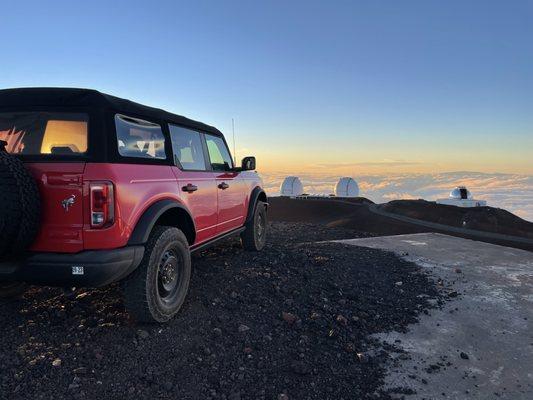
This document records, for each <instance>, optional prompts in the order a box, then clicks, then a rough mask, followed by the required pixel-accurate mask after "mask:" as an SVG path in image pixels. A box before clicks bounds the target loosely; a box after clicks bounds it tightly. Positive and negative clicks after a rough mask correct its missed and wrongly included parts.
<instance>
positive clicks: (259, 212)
mask: <svg viewBox="0 0 533 400" xmlns="http://www.w3.org/2000/svg"><path fill="white" fill-rule="evenodd" d="M267 227H268V224H267V212H266V204H265V203H263V202H262V201H258V202H257V204H256V206H255V210H254V215H253V218H252V219H251V220H250V221H249V222H248V223H246V225H245V230H244V232H243V233H241V242H242V245H243V247H244V249H245V250H248V251H261V250H263V249H264V248H265V246H266V239H267Z"/></svg>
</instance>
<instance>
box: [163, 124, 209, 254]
mask: <svg viewBox="0 0 533 400" xmlns="http://www.w3.org/2000/svg"><path fill="white" fill-rule="evenodd" d="M169 130H170V138H171V141H172V151H173V154H174V163H175V166H174V167H172V169H173V171H174V174H175V175H176V179H177V184H178V187H179V191H180V193H181V198H182V199H183V203H184V204H185V205H186V206H187V208H188V209H189V210H190V212H191V213H192V215H193V218H194V222H195V225H196V244H198V243H201V242H205V241H206V240H209V239H210V238H212V237H213V236H215V235H216V231H217V202H218V198H217V189H216V180H215V178H214V176H213V174H212V172H211V170H210V166H209V164H208V162H207V160H206V159H205V152H204V145H203V139H202V134H201V133H200V132H197V131H194V130H191V129H188V128H184V127H180V126H177V125H169Z"/></svg>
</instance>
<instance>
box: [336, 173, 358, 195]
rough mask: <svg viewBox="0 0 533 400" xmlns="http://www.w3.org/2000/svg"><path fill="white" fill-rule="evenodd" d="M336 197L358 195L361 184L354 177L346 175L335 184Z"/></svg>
mask: <svg viewBox="0 0 533 400" xmlns="http://www.w3.org/2000/svg"><path fill="white" fill-rule="evenodd" d="M335 196H336V197H358V196H359V185H358V184H357V182H356V181H355V180H354V179H353V178H349V177H344V178H341V179H339V181H338V182H337V184H336V185H335Z"/></svg>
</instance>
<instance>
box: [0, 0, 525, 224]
mask: <svg viewBox="0 0 533 400" xmlns="http://www.w3.org/2000/svg"><path fill="white" fill-rule="evenodd" d="M532 20H533V1H531V0H529V1H520V0H517V1H490V0H489V1H464V0H461V1H455V0H450V1H446V2H442V1H434V0H421V1H401V2H398V1H374V0H372V1H354V0H350V1H320V2H319V1H313V0H308V1H289V2H287V1H276V0H274V1H267V2H250V1H244V0H243V1H194V2H179V1H157V2H156V1H150V2H149V1H142V2H141V1H132V0H129V1H113V2H109V1H99V0H93V1H84V2H82V1H54V2H41V1H24V0H19V1H9V0H7V1H6V0H4V1H3V2H2V17H1V23H0V38H1V42H0V43H1V47H0V49H1V50H2V62H1V64H0V87H1V88H6V87H24V86H68V87H89V88H94V89H98V90H101V91H104V92H107V93H110V94H114V95H117V96H119V97H125V98H129V99H131V100H134V101H138V102H141V103H144V104H148V105H151V106H156V107H161V108H164V109H167V110H169V111H171V112H175V113H178V114H181V115H185V116H188V117H190V118H193V119H198V120H200V121H202V122H205V123H208V124H211V125H214V126H216V127H218V128H219V129H221V130H222V131H223V132H224V133H225V134H226V136H227V138H228V141H229V142H230V143H231V142H232V139H231V120H232V118H234V119H235V128H236V149H237V151H236V153H237V158H242V157H244V156H247V155H255V156H256V157H257V159H258V169H259V171H260V172H262V173H263V174H265V176H267V178H268V179H269V181H270V180H271V179H273V177H276V176H280V174H281V175H283V174H300V173H301V174H306V176H314V177H315V178H316V179H317V180H318V181H320V177H322V176H326V175H332V176H333V175H335V176H337V175H350V176H364V175H365V174H366V175H372V176H374V175H379V176H387V175H391V176H392V175H395V174H410V175H409V176H413V177H416V176H428V174H429V175H432V174H433V176H435V174H441V173H447V172H457V171H470V172H472V173H473V174H474V175H475V174H492V175H491V176H493V177H497V176H502V175H498V174H508V176H518V177H519V178H517V179H519V180H520V182H523V181H522V180H521V179H522V178H523V177H525V182H531V180H528V179H529V178H528V177H530V176H532V175H533V112H532V111H533V24H532V23H531V21H532ZM454 176H455V175H454ZM458 176H460V177H463V178H462V179H464V175H461V174H459V175H458ZM475 176H480V175H475ZM483 176H484V175H483ZM451 183H454V182H450V184H451ZM457 183H460V182H459V181H458V182H457ZM512 187H513V188H514V186H512ZM480 188H483V186H482V185H481V186H480ZM509 190H511V191H510V192H509V193H510V194H512V190H514V189H509ZM527 190H532V191H533V185H531V186H530V187H529V189H527ZM532 193H533V192H532ZM532 213H533V211H532ZM531 218H533V214H531Z"/></svg>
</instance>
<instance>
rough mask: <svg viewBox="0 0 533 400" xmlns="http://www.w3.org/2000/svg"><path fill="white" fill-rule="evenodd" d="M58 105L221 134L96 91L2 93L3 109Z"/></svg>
mask: <svg viewBox="0 0 533 400" xmlns="http://www.w3.org/2000/svg"><path fill="white" fill-rule="evenodd" d="M19 106H20V107H29V106H58V107H67V106H68V107H70V106H79V107H91V108H99V109H103V110H111V111H113V112H117V113H123V114H126V115H127V114H133V115H132V116H144V117H146V118H148V119H149V118H153V119H157V120H164V121H168V122H173V123H175V124H179V125H185V126H187V127H190V128H193V129H198V130H201V131H204V132H209V133H214V134H216V135H222V133H221V132H220V131H219V130H218V129H217V128H215V127H213V126H209V125H206V124H204V123H202V122H198V121H194V120H192V119H189V118H186V117H182V116H181V115H176V114H172V113H169V112H167V111H165V110H161V109H159V108H154V107H148V106H145V105H142V104H139V103H135V102H133V101H130V100H126V99H121V98H119V97H115V96H111V95H109V94H105V93H101V92H99V91H98V90H93V89H74V88H18V89H4V90H0V107H10V108H11V107H19Z"/></svg>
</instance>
